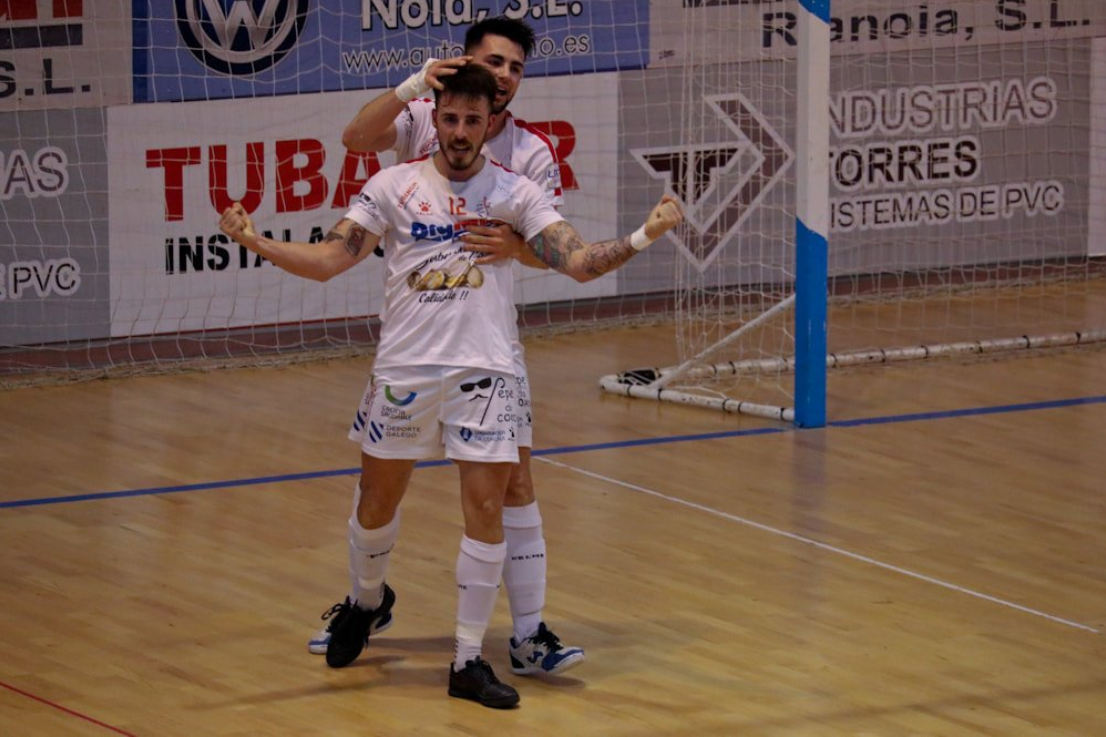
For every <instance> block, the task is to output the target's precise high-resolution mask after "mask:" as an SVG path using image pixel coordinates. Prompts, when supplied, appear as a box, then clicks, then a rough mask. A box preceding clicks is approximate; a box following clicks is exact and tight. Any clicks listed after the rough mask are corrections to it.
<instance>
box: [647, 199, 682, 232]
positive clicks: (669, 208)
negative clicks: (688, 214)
mask: <svg viewBox="0 0 1106 737" xmlns="http://www.w3.org/2000/svg"><path fill="white" fill-rule="evenodd" d="M683 219H684V213H683V210H681V209H680V202H679V200H677V199H676V198H675V197H673V196H671V195H667V194H666V195H664V196H663V197H661V201H660V202H658V203H657V206H656V207H654V208H653V212H651V213H649V219H648V220H646V221H645V235H646V236H648V237H649V240H653V241H655V240H656V239H657V238H660V237H661V236H662V235H664V234H665V233H667V232H668V231H670V230H672V229H673V228H675V227H676V226H677V225H679V224H680V223H681V222H683Z"/></svg>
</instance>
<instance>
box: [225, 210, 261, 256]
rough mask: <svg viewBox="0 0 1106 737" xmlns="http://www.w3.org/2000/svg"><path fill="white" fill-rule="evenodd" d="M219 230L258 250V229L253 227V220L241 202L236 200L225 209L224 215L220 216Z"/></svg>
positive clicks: (253, 249)
mask: <svg viewBox="0 0 1106 737" xmlns="http://www.w3.org/2000/svg"><path fill="white" fill-rule="evenodd" d="M219 230H221V231H223V232H224V233H226V234H227V235H229V236H230V237H231V238H233V239H234V241H235V242H236V243H240V244H242V245H243V246H245V247H246V248H248V249H250V250H251V251H256V250H257V231H255V230H254V229H253V220H251V219H250V216H249V215H248V214H246V208H244V207H242V203H241V202H235V203H234V204H233V205H231V206H230V207H228V208H227V209H226V210H224V211H223V216H222V217H221V218H219Z"/></svg>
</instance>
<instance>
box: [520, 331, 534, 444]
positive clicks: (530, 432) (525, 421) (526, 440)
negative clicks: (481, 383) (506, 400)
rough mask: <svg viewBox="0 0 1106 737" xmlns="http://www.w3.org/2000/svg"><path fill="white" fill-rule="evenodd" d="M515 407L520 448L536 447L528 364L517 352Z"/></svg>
mask: <svg viewBox="0 0 1106 737" xmlns="http://www.w3.org/2000/svg"><path fill="white" fill-rule="evenodd" d="M515 407H516V414H517V415H518V427H517V428H515V431H516V432H517V433H518V447H520V448H533V447H534V427H533V422H534V419H533V417H532V416H531V412H532V411H533V409H532V408H531V407H530V380H529V379H528V378H527V375H526V362H525V361H523V360H522V356H521V354H520V352H518V351H516V352H515Z"/></svg>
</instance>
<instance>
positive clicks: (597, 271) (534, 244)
mask: <svg viewBox="0 0 1106 737" xmlns="http://www.w3.org/2000/svg"><path fill="white" fill-rule="evenodd" d="M543 233H544V236H543V234H542V233H539V234H538V235H536V236H534V238H532V239H531V240H530V249H531V250H532V251H533V252H534V255H535V256H537V257H538V258H539V259H541V260H542V261H543V262H545V263H547V264H549V266H550V267H552V268H554V269H556V270H557V271H560V272H562V273H563V272H565V270H566V269H567V268H568V262H569V259H570V258H571V257H572V254H574V253H575V252H576V251H583V254H582V256H583V268H584V271H585V272H586V273H587V275H588V276H590V277H593V278H594V277H597V276H602V275H603V274H606V273H608V272H610V271H613V270H615V269H617V268H618V267H619V266H621V265H622V264H624V263H626V262H627V261H629V260H630V259H631V258H633V257H634V256H635V255H636V254H637V251H636V250H635V249H634V247H633V246H631V245H630V238H629V237H628V236H627V237H625V238H621V239H616V240H609V241H600V242H599V243H593V244H591V245H587V244H585V243H584V241H583V239H581V238H580V234H579V233H577V232H576V229H575V228H573V227H572V226H571V225H569V224H568V223H566V222H563V221H562V222H559V223H554V224H553V225H550V226H549V227H548V228H546V229H545V231H543Z"/></svg>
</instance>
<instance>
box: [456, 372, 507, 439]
mask: <svg viewBox="0 0 1106 737" xmlns="http://www.w3.org/2000/svg"><path fill="white" fill-rule="evenodd" d="M504 386H507V382H506V381H504V380H503V378H502V377H500V376H497V377H496V378H495V381H494V382H493V381H492V377H490V376H485V377H484V378H483V379H479V380H477V381H467V382H465V383H464V384H461V386H460V389H461V391H462V392H463V393H464V394H468V393H470V392H472V393H473V394H472V397H470V398H469V401H470V402H475V401H476V400H477V399H486V400H488V403H487V404H485V405H484V414H483V415H481V416H480V426H481V427H483V425H484V420H485V419H486V418H487V416H488V408H489V407H491V406H492V396H493V395H494V394H495V390H496V389H499V388H501V387H504ZM489 388H490V389H491V391H490V392H488V394H487V395H484V394H481V393H480V391H479V390H480V389H489Z"/></svg>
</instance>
